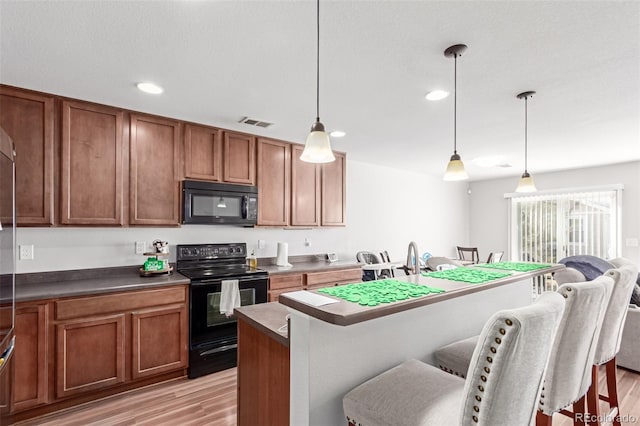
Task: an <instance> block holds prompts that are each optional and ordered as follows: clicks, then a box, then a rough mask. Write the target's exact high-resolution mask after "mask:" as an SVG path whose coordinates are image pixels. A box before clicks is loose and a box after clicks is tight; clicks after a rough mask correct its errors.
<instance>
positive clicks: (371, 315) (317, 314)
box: [278, 265, 564, 326]
mask: <svg viewBox="0 0 640 426" xmlns="http://www.w3.org/2000/svg"><path fill="white" fill-rule="evenodd" d="M561 269H564V265H553V266H550V267H548V268H545V269H541V270H537V271H530V272H520V273H516V274H514V275H512V276H509V277H506V278H501V279H498V280H495V281H491V282H488V283H484V284H474V285H469V286H466V287H464V288H460V289H457V290H452V291H447V292H445V293H441V294H435V295H430V296H428V297H420V298H417V299H411V300H407V301H402V302H396V303H392V304H389V305H382V306H380V307H376V309H371V310H366V311H362V312H358V313H355V314H351V315H346V316H345V315H338V314H334V313H331V312H326V311H324V310H322V309H319V308H317V307H314V306H311V305H307V304H305V303H302V302H298V301H297V300H293V299H290V298H288V297H287V296H286V293H283V294H280V296H279V297H278V302H280V303H281V304H282V305H284V306H288V307H290V308H292V309H295V310H297V311H300V312H302V313H305V314H307V315H309V316H311V317H314V318H316V319H319V320H321V321H325V322H328V323H330V324H334V325H340V326H349V325H353V324H357V323H359V322H364V321H369V320H373V319H376V318H381V317H384V316H387V315H392V314H395V313H398V312H403V311H406V310H410V309H414V308H418V307H421V306H426V305H431V304H433V303H438V302H442V301H444V300H447V299H452V298H455V297H460V296H465V295H467V294H473V293H477V292H480V291H484V290H488V289H491V288H495V287H500V286H503V285H507V284H511V283H514V282H518V281H522V280H526V279H530V278H533V277H536V276H538V275H542V274H546V273H551V272H555V271H559V270H561ZM308 291H312V292H314V293H317V292H316V291H315V290H308ZM323 296H325V297H331V296H327V295H324V294H323ZM338 300H340V302H344V301H343V300H341V299H338ZM345 303H349V302H345Z"/></svg>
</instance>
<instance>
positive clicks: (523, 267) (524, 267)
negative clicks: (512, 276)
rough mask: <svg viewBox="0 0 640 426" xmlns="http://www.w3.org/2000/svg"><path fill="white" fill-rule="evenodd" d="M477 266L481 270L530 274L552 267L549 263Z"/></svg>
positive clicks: (486, 264) (484, 264)
mask: <svg viewBox="0 0 640 426" xmlns="http://www.w3.org/2000/svg"><path fill="white" fill-rule="evenodd" d="M475 266H479V267H481V268H491V269H503V270H506V271H517V272H530V271H537V270H538V269H544V268H549V267H550V266H551V265H550V264H548V263H525V262H496V263H483V264H482V265H475Z"/></svg>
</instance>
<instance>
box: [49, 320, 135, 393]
mask: <svg viewBox="0 0 640 426" xmlns="http://www.w3.org/2000/svg"><path fill="white" fill-rule="evenodd" d="M124 325H125V317H124V314H118V315H113V316H109V317H102V318H98V319H81V320H76V321H70V322H63V323H60V324H58V325H57V326H56V328H57V338H56V354H57V357H56V397H57V398H63V397H66V396H70V395H75V394H79V393H83V392H87V391H91V390H96V389H102V388H106V387H110V386H113V385H116V384H118V383H122V382H124V381H125V332H124V331H125V329H124Z"/></svg>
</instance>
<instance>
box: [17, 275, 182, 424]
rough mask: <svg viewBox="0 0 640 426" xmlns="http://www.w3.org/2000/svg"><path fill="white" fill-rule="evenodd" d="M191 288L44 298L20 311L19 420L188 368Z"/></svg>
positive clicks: (28, 304)
mask: <svg viewBox="0 0 640 426" xmlns="http://www.w3.org/2000/svg"><path fill="white" fill-rule="evenodd" d="M187 315H188V287H187V286H186V285H178V286H168V287H162V288H153V289H145V290H138V291H129V292H122V293H111V294H101V295H94V296H82V297H74V298H64V299H51V300H46V301H38V302H21V303H20V304H19V305H18V306H17V310H16V328H15V330H16V331H15V332H16V342H17V344H16V357H15V358H16V365H15V378H16V380H14V382H13V383H14V388H13V401H12V413H14V415H15V414H17V416H16V420H21V419H24V418H29V417H32V416H35V415H39V414H42V413H44V412H48V411H53V410H55V409H59V408H63V407H68V406H72V405H75V404H77V403H81V402H86V401H89V400H92V399H97V398H100V397H103V396H106V395H109V394H113V393H117V392H120V391H123V390H127V389H131V388H135V387H138V386H143V385H146V384H149V383H152V382H153V381H158V380H164V379H165V378H169V376H172V377H179V376H183V375H184V374H185V373H186V368H187V363H188V361H187V360H188V358H187V356H188V352H187V351H188V322H187Z"/></svg>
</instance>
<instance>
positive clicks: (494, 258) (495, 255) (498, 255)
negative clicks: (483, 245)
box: [487, 251, 504, 263]
mask: <svg viewBox="0 0 640 426" xmlns="http://www.w3.org/2000/svg"><path fill="white" fill-rule="evenodd" d="M502 256H504V252H503V251H495V252H491V253H489V257H488V258H487V263H498V262H500V261H501V260H502Z"/></svg>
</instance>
